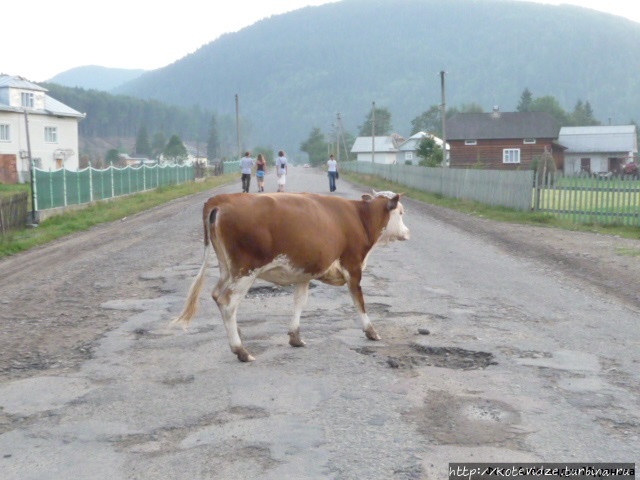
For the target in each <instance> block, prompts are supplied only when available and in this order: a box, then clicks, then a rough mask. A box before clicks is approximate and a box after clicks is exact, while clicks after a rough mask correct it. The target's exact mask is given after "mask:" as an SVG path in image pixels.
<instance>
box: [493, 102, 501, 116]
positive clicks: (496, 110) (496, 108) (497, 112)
mask: <svg viewBox="0 0 640 480" xmlns="http://www.w3.org/2000/svg"><path fill="white" fill-rule="evenodd" d="M491 118H500V107H499V106H498V105H494V106H493V112H491Z"/></svg>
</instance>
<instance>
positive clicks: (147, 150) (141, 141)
mask: <svg viewBox="0 0 640 480" xmlns="http://www.w3.org/2000/svg"><path fill="white" fill-rule="evenodd" d="M136 156H143V157H150V156H151V143H149V134H148V133H147V127H145V126H144V125H142V126H141V127H140V128H139V129H138V136H137V137H136Z"/></svg>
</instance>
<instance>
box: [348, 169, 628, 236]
mask: <svg viewBox="0 0 640 480" xmlns="http://www.w3.org/2000/svg"><path fill="white" fill-rule="evenodd" d="M340 177H341V178H344V179H345V180H349V181H351V182H353V183H357V184H360V185H366V186H369V187H371V188H374V189H375V190H392V191H394V192H404V193H405V194H406V195H407V196H409V197H411V198H413V199H415V200H419V201H421V202H425V203H429V204H431V205H438V206H440V207H445V208H450V209H452V210H457V211H459V212H463V213H466V214H468V215H473V216H476V217H482V218H488V219H490V220H496V221H499V222H507V223H520V224H525V225H536V226H546V227H552V228H561V229H564V230H571V231H580V232H592V233H601V234H605V235H618V236H620V237H623V238H632V239H640V227H630V226H625V225H618V224H610V225H598V224H591V223H574V222H570V221H568V220H563V219H561V218H558V217H555V216H554V215H550V214H546V213H539V212H523V211H520V210H513V209H510V208H504V207H492V206H489V205H485V204H482V203H478V202H474V201H471V200H459V199H455V198H447V197H444V196H442V195H437V194H433V193H427V192H423V191H420V190H416V189H413V188H409V187H406V186H404V185H400V184H398V183H395V182H389V181H387V180H384V179H381V178H378V177H375V176H373V175H364V174H358V173H353V172H346V171H344V170H343V171H341V172H340Z"/></svg>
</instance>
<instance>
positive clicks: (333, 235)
mask: <svg viewBox="0 0 640 480" xmlns="http://www.w3.org/2000/svg"><path fill="white" fill-rule="evenodd" d="M403 213H404V210H403V207H402V204H401V203H400V195H397V194H395V193H393V192H375V191H374V196H371V195H363V196H362V200H346V199H343V198H340V197H334V196H325V195H316V194H310V193H274V194H263V195H251V194H245V193H236V194H222V195H216V196H214V197H211V198H210V199H209V200H208V201H207V202H206V203H205V204H204V209H203V212H202V214H203V222H204V249H205V255H204V260H203V262H202V266H201V267H200V271H199V273H198V275H197V276H196V278H195V280H194V281H193V284H192V285H191V288H190V289H189V293H188V295H187V300H186V302H185V306H184V309H183V311H182V313H181V314H180V316H179V317H178V318H176V319H175V320H174V322H177V323H183V324H184V325H185V327H186V325H188V323H189V322H190V321H191V319H192V317H193V315H194V314H195V313H196V308H197V305H198V295H199V294H200V290H201V289H202V285H203V282H204V277H205V269H206V267H207V263H208V259H209V255H210V252H211V249H210V248H209V243H211V245H212V246H213V249H214V251H215V253H216V256H217V257H218V265H219V268H220V279H219V280H218V283H217V284H216V286H215V288H214V289H213V293H212V297H213V299H214V300H215V302H216V303H217V304H218V308H219V309H220V313H221V314H222V319H223V321H224V326H225V328H226V330H227V336H228V338H229V345H230V347H231V351H232V352H233V353H235V354H236V355H237V356H238V358H239V359H240V360H241V361H243V362H250V361H252V360H254V358H253V357H252V356H251V355H250V354H249V352H248V351H247V349H246V348H245V347H244V346H243V345H242V341H241V339H240V330H239V329H238V326H237V323H236V312H237V310H238V305H239V303H240V301H241V300H242V298H244V296H245V295H246V294H247V292H248V291H249V288H251V285H252V284H253V283H254V282H255V281H256V280H257V279H262V280H266V281H268V282H272V283H275V284H277V285H294V286H295V293H294V303H295V305H294V313H293V318H292V320H291V323H290V326H289V344H290V345H292V346H294V347H301V346H304V345H305V343H304V342H303V341H302V339H301V338H300V315H301V314H302V309H303V308H304V306H305V304H306V302H307V296H308V292H309V282H310V281H311V280H314V279H315V280H320V281H321V282H324V283H328V284H330V285H336V286H342V285H344V284H345V283H346V284H348V286H349V292H350V293H351V297H352V298H353V303H354V305H355V307H356V310H357V311H358V314H359V316H360V320H361V321H362V328H363V330H364V332H365V334H366V336H367V338H369V339H371V340H380V337H379V336H378V334H377V333H376V331H375V329H374V328H373V325H372V324H371V321H370V320H369V317H368V316H367V313H366V310H365V306H364V298H363V296H362V289H361V288H360V280H361V278H362V271H363V270H364V268H365V264H366V260H367V256H368V255H369V253H370V252H371V249H372V248H373V247H374V246H376V245H381V244H382V245H384V244H387V243H389V242H391V241H393V240H407V239H409V229H408V228H407V227H406V226H405V225H404V223H403V221H402V215H403Z"/></svg>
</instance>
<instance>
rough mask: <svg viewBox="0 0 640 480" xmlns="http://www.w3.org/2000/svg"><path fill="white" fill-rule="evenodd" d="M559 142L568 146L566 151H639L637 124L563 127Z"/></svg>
mask: <svg viewBox="0 0 640 480" xmlns="http://www.w3.org/2000/svg"><path fill="white" fill-rule="evenodd" d="M558 143H560V144H561V145H564V146H565V147H567V150H566V153H572V152H582V153H586V152H594V153H596V152H637V151H638V137H637V132H636V126H635V125H596V126H589V127H562V128H561V129H560V135H559V136H558Z"/></svg>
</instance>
